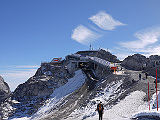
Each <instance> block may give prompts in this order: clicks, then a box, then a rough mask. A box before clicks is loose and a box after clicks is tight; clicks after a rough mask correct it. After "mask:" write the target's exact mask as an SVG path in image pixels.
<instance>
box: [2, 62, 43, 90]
mask: <svg viewBox="0 0 160 120" xmlns="http://www.w3.org/2000/svg"><path fill="white" fill-rule="evenodd" d="M38 67H40V66H39V65H16V66H4V67H3V71H0V72H1V76H2V77H3V78H4V80H5V81H6V82H7V83H8V84H9V86H10V89H11V91H13V90H14V89H15V88H16V87H17V86H18V85H19V84H21V83H24V82H25V81H27V80H28V79H29V78H30V77H32V76H33V75H34V74H35V72H36V71H37V69H38ZM1 68H2V67H1Z"/></svg>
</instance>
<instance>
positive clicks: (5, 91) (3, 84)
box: [0, 76, 11, 102]
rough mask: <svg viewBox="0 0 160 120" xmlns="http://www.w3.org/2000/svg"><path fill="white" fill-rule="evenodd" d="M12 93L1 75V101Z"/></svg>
mask: <svg viewBox="0 0 160 120" xmlns="http://www.w3.org/2000/svg"><path fill="white" fill-rule="evenodd" d="M10 94H11V91H10V88H9V86H8V84H7V83H6V82H5V81H4V79H3V78H2V77H1V76H0V102H1V101H2V100H3V99H5V98H7V97H8V96H9V95H10Z"/></svg>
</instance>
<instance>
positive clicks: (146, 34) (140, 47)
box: [120, 27, 160, 56]
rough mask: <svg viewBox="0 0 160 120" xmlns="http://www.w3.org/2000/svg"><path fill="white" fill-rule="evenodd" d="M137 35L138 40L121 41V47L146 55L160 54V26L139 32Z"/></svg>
mask: <svg viewBox="0 0 160 120" xmlns="http://www.w3.org/2000/svg"><path fill="white" fill-rule="evenodd" d="M135 37H136V38H137V40H134V41H127V42H122V43H120V45H121V47H123V48H126V49H127V50H129V51H132V52H139V53H143V54H144V55H146V56H149V55H154V54H158V55H160V44H159V40H160V27H156V28H149V29H146V30H144V31H141V32H137V33H136V34H135Z"/></svg>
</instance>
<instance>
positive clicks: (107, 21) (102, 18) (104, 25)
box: [89, 11, 125, 30]
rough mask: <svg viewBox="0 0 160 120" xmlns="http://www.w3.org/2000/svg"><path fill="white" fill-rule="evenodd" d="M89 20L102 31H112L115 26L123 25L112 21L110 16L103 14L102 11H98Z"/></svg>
mask: <svg viewBox="0 0 160 120" xmlns="http://www.w3.org/2000/svg"><path fill="white" fill-rule="evenodd" d="M89 19H90V20H91V21H92V22H93V23H95V24H96V25H97V26H99V27H100V28H101V29H103V30H113V29H115V28H116V27H117V26H122V25H125V24H123V23H121V22H120V21H117V20H115V19H113V18H112V16H110V15H109V14H107V13H105V12H104V11H100V12H99V13H97V14H96V15H93V16H92V17H90V18H89Z"/></svg>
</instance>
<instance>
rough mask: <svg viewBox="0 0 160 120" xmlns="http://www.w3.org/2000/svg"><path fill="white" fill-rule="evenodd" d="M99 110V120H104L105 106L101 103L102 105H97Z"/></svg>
mask: <svg viewBox="0 0 160 120" xmlns="http://www.w3.org/2000/svg"><path fill="white" fill-rule="evenodd" d="M97 110H98V113H99V120H102V115H103V110H104V108H103V105H102V102H101V101H100V103H99V104H98V105H97Z"/></svg>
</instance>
